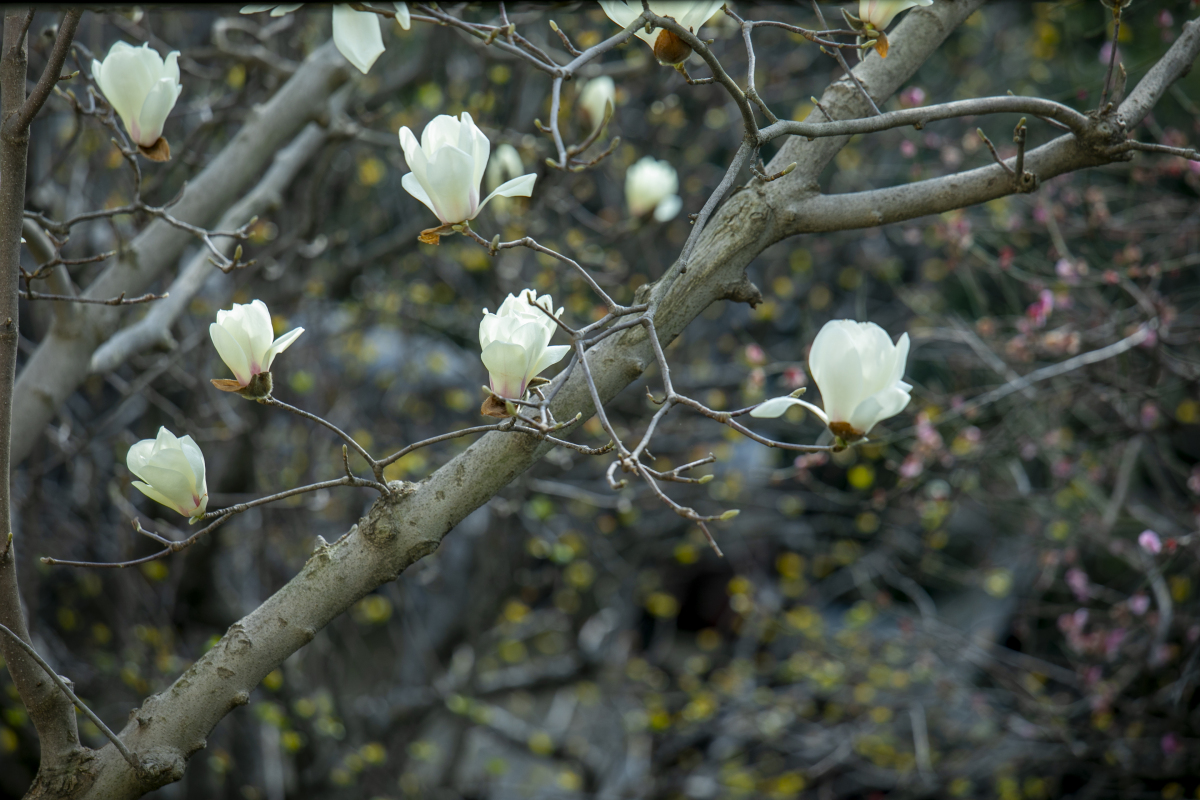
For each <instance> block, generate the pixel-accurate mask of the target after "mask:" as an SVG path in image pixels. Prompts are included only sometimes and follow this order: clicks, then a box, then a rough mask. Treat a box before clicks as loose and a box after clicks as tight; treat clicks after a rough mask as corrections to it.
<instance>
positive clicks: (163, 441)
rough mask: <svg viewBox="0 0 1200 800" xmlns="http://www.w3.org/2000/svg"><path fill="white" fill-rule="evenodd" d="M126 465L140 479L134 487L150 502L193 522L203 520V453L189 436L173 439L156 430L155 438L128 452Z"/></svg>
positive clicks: (205, 503)
mask: <svg viewBox="0 0 1200 800" xmlns="http://www.w3.org/2000/svg"><path fill="white" fill-rule="evenodd" d="M125 465H126V466H128V467H129V471H130V472H132V473H133V474H134V475H137V476H138V477H139V478H141V480H140V481H134V482H133V485H134V486H136V487H137V488H138V491H140V492H141V493H142V494H144V495H146V496H147V497H149V498H150V499H151V500H156V501H158V502H159V503H162V504H163V505H164V506H166V507H167V508H173V509H175V510H176V511H178V512H179V513H180V514H183V515H184V516H185V517H187V518H188V519H189V520H190V521H192V522H195V521H196V520H198V519H199V518H200V517H202V516H204V509H206V508H207V507H208V485H207V484H206V483H205V481H204V453H202V452H200V446H199V445H197V444H196V442H195V441H193V439H192V437H191V436H180V437H178V438H176V436H175V434H173V433H171V432H170V431H169V430H167V429H166V428H159V429H158V437H157V438H154V439H143V440H141V441H140V442H138V443H137V444H135V445H134V446H133V447H131V448H129V453H128V454H127V455H126V456H125Z"/></svg>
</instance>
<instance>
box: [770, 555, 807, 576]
mask: <svg viewBox="0 0 1200 800" xmlns="http://www.w3.org/2000/svg"><path fill="white" fill-rule="evenodd" d="M775 569H776V570H778V571H779V574H780V575H781V576H783V577H784V578H787V579H788V580H795V579H797V578H799V577H800V576H801V575H803V574H804V556H802V555H799V554H798V553H780V554H779V555H778V556H777V557H776V558H775Z"/></svg>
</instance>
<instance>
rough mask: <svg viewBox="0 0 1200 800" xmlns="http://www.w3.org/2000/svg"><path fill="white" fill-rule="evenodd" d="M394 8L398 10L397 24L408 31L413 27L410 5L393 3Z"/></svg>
mask: <svg viewBox="0 0 1200 800" xmlns="http://www.w3.org/2000/svg"><path fill="white" fill-rule="evenodd" d="M392 7H394V8H395V9H396V22H398V23H400V27H401V28H403V29H404V30H408V29H409V28H411V27H412V17H411V16H410V15H409V13H408V3H392Z"/></svg>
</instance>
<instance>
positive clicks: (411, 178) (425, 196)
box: [400, 172, 446, 222]
mask: <svg viewBox="0 0 1200 800" xmlns="http://www.w3.org/2000/svg"><path fill="white" fill-rule="evenodd" d="M400 185H401V186H403V187H404V191H406V192H408V193H409V194H411V195H412V196H413V197H415V198H417V199H418V200H420V201H421V202H422V203H424V204H425V205H426V206H428V207H429V210H430V211H432V212H433V213H434V214H437V213H438V210H437V208H436V207H435V206H434V205H433V200H431V199H430V197H429V192H426V191H425V187H424V186H422V185H421V182H420V181H419V180H417V176H416V175H414V174H413V173H411V172H410V173H408V174H407V175H405V176H404V177H402V178H401V179H400ZM439 219H440V218H439ZM440 221H441V222H445V221H446V220H444V219H442V220H440Z"/></svg>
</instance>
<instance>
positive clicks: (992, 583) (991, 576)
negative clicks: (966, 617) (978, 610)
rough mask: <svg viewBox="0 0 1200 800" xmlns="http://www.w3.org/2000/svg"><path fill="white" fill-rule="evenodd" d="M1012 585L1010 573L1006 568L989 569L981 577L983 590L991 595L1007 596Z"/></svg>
mask: <svg viewBox="0 0 1200 800" xmlns="http://www.w3.org/2000/svg"><path fill="white" fill-rule="evenodd" d="M1012 585H1013V577H1012V573H1011V572H1009V571H1008V570H1006V569H994V570H991V571H990V572H988V574H987V577H985V578H984V579H983V590H984V591H985V592H987V593H988V594H990V595H991V596H992V597H1007V596H1008V593H1009V592H1011V591H1012Z"/></svg>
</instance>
